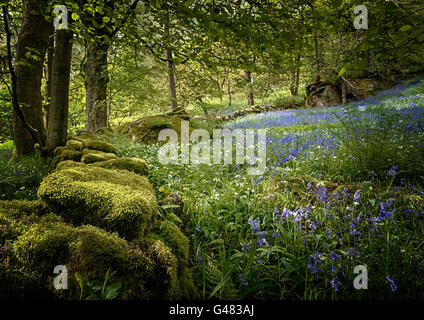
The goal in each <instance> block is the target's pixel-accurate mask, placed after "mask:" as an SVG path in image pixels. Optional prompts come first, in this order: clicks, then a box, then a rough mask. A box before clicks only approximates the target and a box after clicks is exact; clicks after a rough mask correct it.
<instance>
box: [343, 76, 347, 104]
mask: <svg viewBox="0 0 424 320" xmlns="http://www.w3.org/2000/svg"><path fill="white" fill-rule="evenodd" d="M346 102H347V101H346V82H345V81H344V80H342V103H343V104H346Z"/></svg>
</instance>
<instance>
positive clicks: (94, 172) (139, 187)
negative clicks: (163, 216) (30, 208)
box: [38, 166, 157, 239]
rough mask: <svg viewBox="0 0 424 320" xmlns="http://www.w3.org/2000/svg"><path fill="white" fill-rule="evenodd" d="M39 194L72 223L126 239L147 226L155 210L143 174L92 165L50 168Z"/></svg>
mask: <svg viewBox="0 0 424 320" xmlns="http://www.w3.org/2000/svg"><path fill="white" fill-rule="evenodd" d="M38 196H39V198H40V199H41V200H42V201H44V202H45V203H46V204H47V206H48V207H49V208H50V209H51V210H52V211H53V212H56V213H57V214H59V215H61V216H62V217H63V218H64V219H65V220H66V221H69V222H72V223H73V224H74V225H81V224H92V225H95V226H99V227H101V228H105V229H106V230H110V231H117V232H118V233H119V234H120V235H121V236H123V237H126V238H127V239H131V238H134V237H135V236H136V235H137V234H138V233H140V232H141V233H143V231H144V230H146V229H148V228H149V227H150V226H151V225H152V223H153V222H154V220H155V218H156V212H157V200H156V196H155V191H154V189H153V188H152V186H151V185H150V183H149V181H148V179H147V178H146V177H142V176H139V175H137V174H135V173H132V172H128V171H123V170H111V169H104V168H100V167H95V166H75V167H73V168H65V169H62V170H59V171H55V172H53V173H52V174H50V175H49V176H47V177H46V178H45V179H44V180H43V182H42V184H41V186H40V188H39V190H38Z"/></svg>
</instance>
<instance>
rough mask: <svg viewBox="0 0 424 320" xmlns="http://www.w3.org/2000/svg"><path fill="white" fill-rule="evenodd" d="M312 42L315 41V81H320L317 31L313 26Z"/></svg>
mask: <svg viewBox="0 0 424 320" xmlns="http://www.w3.org/2000/svg"><path fill="white" fill-rule="evenodd" d="M314 42H315V63H316V68H317V69H316V73H317V74H316V82H319V81H321V59H320V56H319V43H318V32H317V29H316V27H315V30H314Z"/></svg>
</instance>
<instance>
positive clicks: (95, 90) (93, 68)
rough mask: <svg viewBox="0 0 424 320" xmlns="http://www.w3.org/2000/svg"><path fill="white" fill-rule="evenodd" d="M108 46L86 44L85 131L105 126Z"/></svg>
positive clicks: (97, 43)
mask: <svg viewBox="0 0 424 320" xmlns="http://www.w3.org/2000/svg"><path fill="white" fill-rule="evenodd" d="M108 50H109V46H108V45H107V44H104V43H99V42H93V43H90V44H88V45H87V61H86V62H85V65H84V69H85V70H84V71H85V79H84V84H85V90H86V97H85V99H86V100H85V113H86V124H85V127H86V131H88V132H94V131H96V130H98V129H100V128H103V127H106V126H107V102H106V96H107V84H108V82H109V76H108V72H107V63H108V62H107V61H108V60H107V54H108Z"/></svg>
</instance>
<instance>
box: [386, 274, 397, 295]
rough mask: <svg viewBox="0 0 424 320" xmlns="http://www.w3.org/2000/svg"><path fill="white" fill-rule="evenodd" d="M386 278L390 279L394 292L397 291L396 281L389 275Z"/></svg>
mask: <svg viewBox="0 0 424 320" xmlns="http://www.w3.org/2000/svg"><path fill="white" fill-rule="evenodd" d="M386 279H387V281H389V284H390V288H391V289H392V292H394V291H396V290H397V286H396V283H395V282H394V281H393V280H392V279H390V277H389V276H387V277H386Z"/></svg>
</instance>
